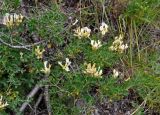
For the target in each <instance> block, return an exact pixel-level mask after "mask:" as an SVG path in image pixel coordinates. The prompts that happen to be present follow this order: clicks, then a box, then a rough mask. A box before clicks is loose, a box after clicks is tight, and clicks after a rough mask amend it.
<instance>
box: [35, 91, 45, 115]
mask: <svg viewBox="0 0 160 115" xmlns="http://www.w3.org/2000/svg"><path fill="white" fill-rule="evenodd" d="M43 96H44V95H43V94H42V93H41V94H40V95H39V97H38V99H37V102H36V104H35V105H34V114H35V115H37V107H38V105H39V104H40V102H41V100H42V98H43Z"/></svg>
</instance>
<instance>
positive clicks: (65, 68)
mask: <svg viewBox="0 0 160 115" xmlns="http://www.w3.org/2000/svg"><path fill="white" fill-rule="evenodd" d="M58 64H59V65H60V66H61V67H62V69H64V70H66V71H70V69H69V66H70V65H71V61H69V59H68V58H66V63H65V64H64V65H63V64H62V62H60V61H59V62H58Z"/></svg>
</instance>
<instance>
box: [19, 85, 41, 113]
mask: <svg viewBox="0 0 160 115" xmlns="http://www.w3.org/2000/svg"><path fill="white" fill-rule="evenodd" d="M41 87H42V86H41V85H36V86H35V87H34V88H33V89H32V91H31V92H30V93H29V94H28V95H27V100H29V99H31V98H32V97H33V96H34V95H35V94H36V93H37V92H38V90H39V89H40V88H41ZM28 104H29V103H28V102H24V103H23V104H22V106H21V108H20V110H19V111H20V112H23V111H24V110H25V108H26V107H27V105H28Z"/></svg>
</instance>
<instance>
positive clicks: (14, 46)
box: [0, 38, 43, 50]
mask: <svg viewBox="0 0 160 115" xmlns="http://www.w3.org/2000/svg"><path fill="white" fill-rule="evenodd" d="M0 42H1V43H2V44H4V45H6V46H8V47H10V48H15V49H26V50H30V49H29V48H30V47H33V46H35V45H38V44H41V43H42V42H43V41H40V42H37V43H34V44H32V45H22V46H18V45H11V44H9V43H7V42H5V41H4V40H2V39H1V38H0Z"/></svg>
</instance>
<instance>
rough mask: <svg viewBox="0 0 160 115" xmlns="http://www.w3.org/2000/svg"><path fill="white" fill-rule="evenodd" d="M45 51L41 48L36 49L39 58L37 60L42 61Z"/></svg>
mask: <svg viewBox="0 0 160 115" xmlns="http://www.w3.org/2000/svg"><path fill="white" fill-rule="evenodd" d="M44 51H45V50H44V49H42V50H40V47H39V46H37V48H36V49H35V55H36V56H37V59H42V57H43V52H44Z"/></svg>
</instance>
